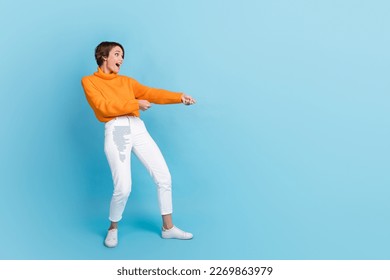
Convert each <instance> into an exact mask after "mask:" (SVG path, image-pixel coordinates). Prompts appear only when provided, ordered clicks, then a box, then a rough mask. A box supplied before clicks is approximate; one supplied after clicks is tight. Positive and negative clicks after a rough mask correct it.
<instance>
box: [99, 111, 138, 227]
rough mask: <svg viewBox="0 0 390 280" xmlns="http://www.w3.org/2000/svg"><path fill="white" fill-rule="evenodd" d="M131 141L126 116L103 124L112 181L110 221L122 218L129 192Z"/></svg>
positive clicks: (105, 149) (105, 148)
mask: <svg viewBox="0 0 390 280" xmlns="http://www.w3.org/2000/svg"><path fill="white" fill-rule="evenodd" d="M132 143H133V140H132V135H131V127H130V123H129V119H128V118H127V117H118V118H115V119H113V120H111V121H109V122H107V123H106V124H105V138H104V151H105V153H106V157H107V160H108V163H109V165H110V169H111V174H112V180H113V183H114V191H113V195H112V198H111V204H110V216H109V219H110V221H112V222H118V221H120V220H121V219H122V213H123V211H124V209H125V206H126V203H127V200H128V197H129V195H130V192H131V174H130V167H131V166H130V165H131V163H130V160H131V149H132Z"/></svg>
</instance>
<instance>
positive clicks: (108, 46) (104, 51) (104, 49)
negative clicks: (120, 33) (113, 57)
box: [95, 41, 125, 66]
mask: <svg viewBox="0 0 390 280" xmlns="http://www.w3.org/2000/svg"><path fill="white" fill-rule="evenodd" d="M114 47H120V48H121V49H122V52H123V58H125V49H124V48H123V46H122V45H121V44H119V43H117V42H107V41H104V42H101V43H100V44H99V45H98V46H97V47H96V48H95V59H96V63H97V64H98V65H99V66H101V65H102V64H103V62H104V59H103V58H104V57H108V54H109V53H110V51H111V50H112V49H113V48H114Z"/></svg>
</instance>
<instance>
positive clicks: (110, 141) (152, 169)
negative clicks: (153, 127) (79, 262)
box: [81, 42, 195, 247]
mask: <svg viewBox="0 0 390 280" xmlns="http://www.w3.org/2000/svg"><path fill="white" fill-rule="evenodd" d="M124 56H125V51H124V48H123V47H122V45H121V44H119V43H116V42H102V43H100V44H99V45H98V46H97V47H96V49H95V59H96V62H97V64H98V69H97V71H96V72H95V73H94V74H93V75H90V76H86V77H83V78H82V81H81V82H82V85H83V88H84V92H85V95H86V97H87V100H88V103H89V105H90V106H91V107H92V109H93V111H94V113H95V115H96V117H97V119H98V120H99V121H101V122H105V140H104V151H105V154H106V157H107V160H108V163H109V166H110V169H111V173H112V178H113V183H114V191H113V195H112V199H111V204H110V215H109V220H110V221H111V224H110V227H109V229H108V233H107V236H106V238H105V240H104V244H105V245H106V246H107V247H115V246H117V244H118V222H119V221H120V220H121V219H122V213H123V211H124V209H125V206H126V202H127V199H128V197H129V195H130V191H131V174H130V164H131V162H130V159H131V152H134V153H135V155H136V156H137V157H138V158H139V159H140V161H141V162H142V164H143V165H144V166H145V167H146V168H147V170H148V171H149V173H150V174H151V176H152V177H153V179H154V182H155V183H156V185H157V194H158V201H159V207H160V212H161V215H162V223H163V225H162V232H161V236H162V238H177V239H191V238H192V234H191V233H188V232H185V231H182V230H181V229H179V228H177V227H176V226H174V224H173V222H172V192H171V175H170V173H169V170H168V167H167V164H166V163H165V160H164V157H163V156H162V154H161V152H160V149H159V148H158V146H157V145H156V143H155V142H154V140H153V139H152V138H151V136H150V135H149V133H148V131H147V130H146V128H145V125H144V123H143V121H142V120H141V119H140V118H139V115H140V113H139V110H142V111H146V110H148V109H149V108H150V107H151V103H156V104H174V103H183V104H185V105H192V104H195V100H194V99H193V98H192V97H191V96H189V95H186V94H183V93H175V92H170V91H167V90H163V89H155V88H150V87H147V86H144V85H141V84H140V83H138V82H137V81H136V80H134V79H132V78H130V77H127V76H122V75H118V72H119V70H120V67H121V65H122V63H123V59H124Z"/></svg>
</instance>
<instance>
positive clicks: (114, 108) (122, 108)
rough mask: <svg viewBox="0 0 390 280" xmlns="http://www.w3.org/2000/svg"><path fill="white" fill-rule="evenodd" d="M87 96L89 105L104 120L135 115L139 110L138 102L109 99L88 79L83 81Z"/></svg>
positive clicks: (85, 78)
mask: <svg viewBox="0 0 390 280" xmlns="http://www.w3.org/2000/svg"><path fill="white" fill-rule="evenodd" d="M81 84H82V85H83V88H84V92H85V95H86V97H87V100H88V103H89V105H90V106H91V107H92V109H93V110H94V111H95V113H96V115H98V116H101V117H103V118H113V117H117V116H122V115H126V114H130V113H133V112H135V111H138V110H139V105H138V101H137V100H134V99H133V100H131V99H130V100H126V101H122V100H120V99H108V98H106V97H105V95H104V93H103V92H101V91H100V90H99V89H98V88H97V87H96V86H95V85H94V84H93V83H92V82H91V80H90V79H89V78H88V77H84V78H82V80H81Z"/></svg>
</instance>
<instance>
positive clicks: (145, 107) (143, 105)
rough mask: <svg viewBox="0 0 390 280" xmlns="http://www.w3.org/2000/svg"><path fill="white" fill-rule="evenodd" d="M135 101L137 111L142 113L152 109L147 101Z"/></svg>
mask: <svg viewBox="0 0 390 280" xmlns="http://www.w3.org/2000/svg"><path fill="white" fill-rule="evenodd" d="M137 101H138V105H139V109H140V110H142V111H146V110H148V109H149V108H150V107H152V104H151V103H150V102H149V101H148V100H143V99H140V100H137Z"/></svg>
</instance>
